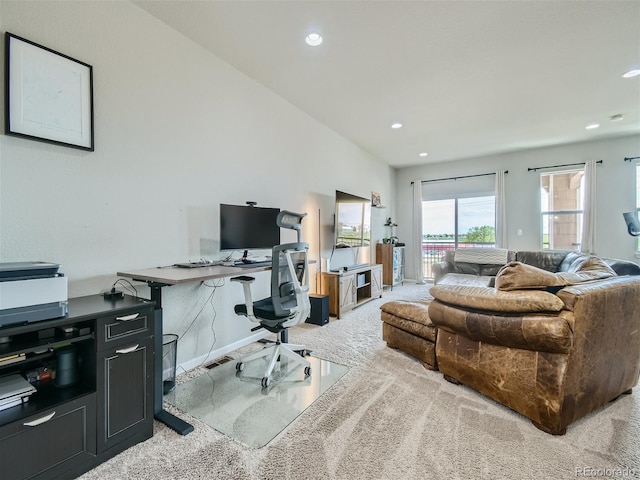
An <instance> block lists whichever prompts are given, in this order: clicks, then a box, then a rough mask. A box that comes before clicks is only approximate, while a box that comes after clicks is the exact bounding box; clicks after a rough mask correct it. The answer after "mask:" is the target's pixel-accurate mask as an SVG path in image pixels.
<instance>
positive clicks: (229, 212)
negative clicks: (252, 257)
mask: <svg viewBox="0 0 640 480" xmlns="http://www.w3.org/2000/svg"><path fill="white" fill-rule="evenodd" d="M278 213H280V209H279V208H265V207H255V206H244V205H228V204H224V203H221V204H220V250H245V251H246V250H249V249H269V250H271V248H272V247H273V246H274V245H280V227H278V225H277V224H276V219H277V217H278Z"/></svg>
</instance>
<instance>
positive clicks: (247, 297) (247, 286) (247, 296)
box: [231, 275, 257, 322]
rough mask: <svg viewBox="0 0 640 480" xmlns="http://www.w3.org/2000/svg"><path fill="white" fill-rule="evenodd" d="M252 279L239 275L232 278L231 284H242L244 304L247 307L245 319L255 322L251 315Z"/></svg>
mask: <svg viewBox="0 0 640 480" xmlns="http://www.w3.org/2000/svg"><path fill="white" fill-rule="evenodd" d="M254 280H255V278H254V277H248V276H247V275H240V276H239V277H233V278H232V279H231V281H232V282H240V283H241V284H242V290H243V292H244V304H245V305H246V306H247V317H248V318H249V319H250V320H251V321H253V322H257V319H256V317H255V315H254V313H253V298H252V296H251V284H252V283H253V282H254Z"/></svg>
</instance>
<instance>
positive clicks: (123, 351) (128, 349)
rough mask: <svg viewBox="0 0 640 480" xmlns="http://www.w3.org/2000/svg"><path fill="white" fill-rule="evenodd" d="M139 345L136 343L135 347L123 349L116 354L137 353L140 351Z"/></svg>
mask: <svg viewBox="0 0 640 480" xmlns="http://www.w3.org/2000/svg"><path fill="white" fill-rule="evenodd" d="M138 345H139V344H138V343H136V344H135V345H134V346H133V347H129V348H122V349H120V350H116V353H131V352H135V351H136V350H137V349H138Z"/></svg>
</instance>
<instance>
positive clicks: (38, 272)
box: [0, 262, 69, 327]
mask: <svg viewBox="0 0 640 480" xmlns="http://www.w3.org/2000/svg"><path fill="white" fill-rule="evenodd" d="M59 268H60V265H58V264H56V263H48V262H12V263H0V327H4V326H7V325H13V324H18V323H30V322H38V321H40V320H49V319H51V318H58V317H64V316H65V315H66V314H67V305H68V300H69V299H68V291H67V277H65V276H64V275H63V274H61V273H58V269H59Z"/></svg>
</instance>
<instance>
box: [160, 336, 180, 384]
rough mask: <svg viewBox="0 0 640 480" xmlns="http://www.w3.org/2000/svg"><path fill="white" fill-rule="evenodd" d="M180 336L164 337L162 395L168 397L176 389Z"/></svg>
mask: <svg viewBox="0 0 640 480" xmlns="http://www.w3.org/2000/svg"><path fill="white" fill-rule="evenodd" d="M177 351H178V335H174V334H173V333H167V334H164V335H162V393H163V394H164V395H166V394H167V393H169V392H171V391H172V390H173V389H174V388H176V354H177Z"/></svg>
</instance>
